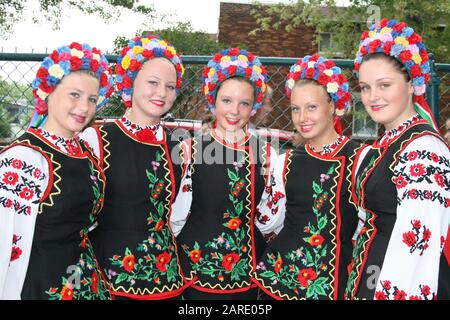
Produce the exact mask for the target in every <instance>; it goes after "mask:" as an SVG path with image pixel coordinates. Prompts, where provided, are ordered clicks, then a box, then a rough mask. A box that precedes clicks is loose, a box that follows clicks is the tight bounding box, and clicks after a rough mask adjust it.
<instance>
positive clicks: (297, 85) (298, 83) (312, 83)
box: [294, 79, 333, 101]
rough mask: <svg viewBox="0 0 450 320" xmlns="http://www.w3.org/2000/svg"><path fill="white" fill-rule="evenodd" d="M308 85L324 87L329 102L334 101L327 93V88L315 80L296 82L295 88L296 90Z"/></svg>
mask: <svg viewBox="0 0 450 320" xmlns="http://www.w3.org/2000/svg"><path fill="white" fill-rule="evenodd" d="M306 85H314V86H318V87H322V89H323V91H324V92H325V94H326V95H327V97H328V101H332V100H333V99H331V96H330V94H329V93H328V91H327V89H326V88H325V86H323V85H321V84H319V83H318V82H317V81H316V80H314V79H300V80H297V81H296V82H295V86H294V88H295V87H303V86H306Z"/></svg>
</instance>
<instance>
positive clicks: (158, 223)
mask: <svg viewBox="0 0 450 320" xmlns="http://www.w3.org/2000/svg"><path fill="white" fill-rule="evenodd" d="M163 228H164V221H162V220H159V221H158V222H157V223H156V226H155V230H156V231H161V230H162V229H163Z"/></svg>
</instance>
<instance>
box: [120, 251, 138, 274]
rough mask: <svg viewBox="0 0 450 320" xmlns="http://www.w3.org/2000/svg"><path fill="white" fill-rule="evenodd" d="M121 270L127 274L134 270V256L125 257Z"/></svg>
mask: <svg viewBox="0 0 450 320" xmlns="http://www.w3.org/2000/svg"><path fill="white" fill-rule="evenodd" d="M122 264H123V268H124V269H125V271H127V272H131V271H133V269H134V264H135V261H134V255H129V256H125V257H124V258H123V260H122Z"/></svg>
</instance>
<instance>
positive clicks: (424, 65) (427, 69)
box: [420, 61, 431, 73]
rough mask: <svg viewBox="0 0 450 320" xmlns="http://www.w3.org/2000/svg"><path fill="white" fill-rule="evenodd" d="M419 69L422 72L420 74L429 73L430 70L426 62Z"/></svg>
mask: <svg viewBox="0 0 450 320" xmlns="http://www.w3.org/2000/svg"><path fill="white" fill-rule="evenodd" d="M420 69H421V70H422V73H429V72H430V71H431V68H430V64H429V63H428V61H427V62H426V63H423V64H422V65H421V66H420Z"/></svg>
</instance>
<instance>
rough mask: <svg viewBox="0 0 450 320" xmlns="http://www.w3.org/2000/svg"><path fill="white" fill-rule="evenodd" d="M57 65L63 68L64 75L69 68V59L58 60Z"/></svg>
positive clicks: (67, 72)
mask: <svg viewBox="0 0 450 320" xmlns="http://www.w3.org/2000/svg"><path fill="white" fill-rule="evenodd" d="M59 66H60V67H61V68H62V69H63V70H64V75H68V74H69V73H70V72H72V70H71V66H70V61H68V60H64V61H60V62H59Z"/></svg>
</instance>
